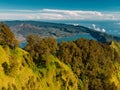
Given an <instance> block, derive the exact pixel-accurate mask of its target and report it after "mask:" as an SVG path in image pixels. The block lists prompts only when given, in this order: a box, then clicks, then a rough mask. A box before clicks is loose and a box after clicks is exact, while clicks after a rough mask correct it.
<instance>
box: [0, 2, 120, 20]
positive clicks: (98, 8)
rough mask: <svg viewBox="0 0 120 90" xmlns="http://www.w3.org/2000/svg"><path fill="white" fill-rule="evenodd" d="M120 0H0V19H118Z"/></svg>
mask: <svg viewBox="0 0 120 90" xmlns="http://www.w3.org/2000/svg"><path fill="white" fill-rule="evenodd" d="M119 10H120V0H0V20H120V11H119Z"/></svg>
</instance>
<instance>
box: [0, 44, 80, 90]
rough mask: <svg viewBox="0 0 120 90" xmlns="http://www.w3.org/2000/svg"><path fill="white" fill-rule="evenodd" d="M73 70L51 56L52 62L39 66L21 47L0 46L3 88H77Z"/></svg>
mask: <svg viewBox="0 0 120 90" xmlns="http://www.w3.org/2000/svg"><path fill="white" fill-rule="evenodd" d="M77 86H78V79H77V77H76V76H75V75H74V74H73V72H72V70H71V69H70V68H69V67H68V66H66V65H65V64H64V63H62V62H60V61H59V60H58V59H57V58H55V57H53V56H51V64H50V65H49V66H47V67H46V68H37V67H36V66H35V65H34V63H33V62H32V58H31V57H30V55H29V54H28V53H27V52H26V51H24V50H22V49H20V48H16V49H14V50H13V49H10V48H9V47H7V46H6V47H3V46H0V89H1V90H8V89H9V90H68V89H69V90H77Z"/></svg>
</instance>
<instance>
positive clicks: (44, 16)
mask: <svg viewBox="0 0 120 90" xmlns="http://www.w3.org/2000/svg"><path fill="white" fill-rule="evenodd" d="M0 20H120V12H99V11H82V10H58V9H41V10H6V11H3V10H2V11H1V10H0Z"/></svg>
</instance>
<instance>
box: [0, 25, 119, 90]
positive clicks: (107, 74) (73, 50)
mask: <svg viewBox="0 0 120 90" xmlns="http://www.w3.org/2000/svg"><path fill="white" fill-rule="evenodd" d="M0 46H1V47H2V48H3V50H7V49H6V48H9V53H10V57H9V58H8V61H7V59H5V57H3V58H4V60H3V59H1V61H0V64H1V67H0V71H1V72H2V70H3V72H4V74H3V75H4V76H2V75H1V74H0V80H2V79H5V77H7V78H9V79H7V80H8V81H7V82H8V84H7V85H4V84H2V82H0V83H1V85H0V88H1V89H2V90H119V89H120V53H119V50H120V46H119V43H118V42H114V45H113V42H110V43H101V42H98V41H94V40H87V39H84V38H80V39H78V40H75V41H70V42H60V43H57V41H56V39H55V38H53V37H44V38H43V37H41V36H39V35H32V34H31V35H29V36H28V37H27V45H26V47H25V48H24V49H20V47H19V42H18V40H17V39H16V38H15V36H14V33H13V32H11V30H10V29H9V27H8V26H7V25H5V24H3V23H0ZM18 48H19V49H20V50H18ZM16 49H17V51H16ZM0 51H1V49H0ZM23 52H24V53H27V54H26V55H23ZM20 53H21V54H20ZM6 54H7V53H6ZM12 54H13V55H12ZM17 55H18V56H19V58H18V56H17ZM1 56H2V53H0V57H1ZM20 58H22V59H20ZM2 60H3V61H2ZM20 60H21V61H20ZM25 62H26V63H25ZM19 64H21V65H22V66H20V67H19ZM26 65H27V66H26ZM18 67H19V68H20V69H19V70H18ZM23 67H24V68H23ZM1 68H2V69H1ZM22 68H23V69H25V68H27V69H28V71H29V69H30V71H29V72H31V74H28V75H30V76H31V75H32V77H30V76H29V77H30V78H29V79H28V81H25V80H24V79H25V78H19V79H18V77H21V76H22V75H24V74H25V73H27V69H26V71H25V72H21V71H22ZM15 72H16V73H18V74H15ZM49 72H50V73H53V74H50V73H49ZM22 73H23V74H22ZM65 75H66V76H67V77H65ZM23 77H26V78H27V75H25V76H23ZM16 78H17V79H16ZM33 78H34V79H33ZM35 78H36V79H35ZM12 79H14V80H15V81H16V80H19V81H20V82H22V81H25V83H26V82H28V83H27V84H25V85H26V86H25V85H22V84H19V83H17V84H16V83H14V84H11V82H9V80H12ZM51 79H52V80H51ZM36 80H37V81H36ZM49 80H50V81H49ZM7 82H6V83H7ZM38 83H39V85H38ZM42 83H43V84H42ZM56 83H58V84H56ZM17 85H18V87H19V88H21V89H19V88H18V87H17ZM58 87H59V88H58Z"/></svg>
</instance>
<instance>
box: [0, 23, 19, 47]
mask: <svg viewBox="0 0 120 90" xmlns="http://www.w3.org/2000/svg"><path fill="white" fill-rule="evenodd" d="M0 44H1V45H8V46H10V47H11V48H14V47H16V46H18V41H17V40H16V38H15V36H14V33H13V32H11V30H10V29H9V27H8V26H7V25H5V24H3V23H0Z"/></svg>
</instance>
